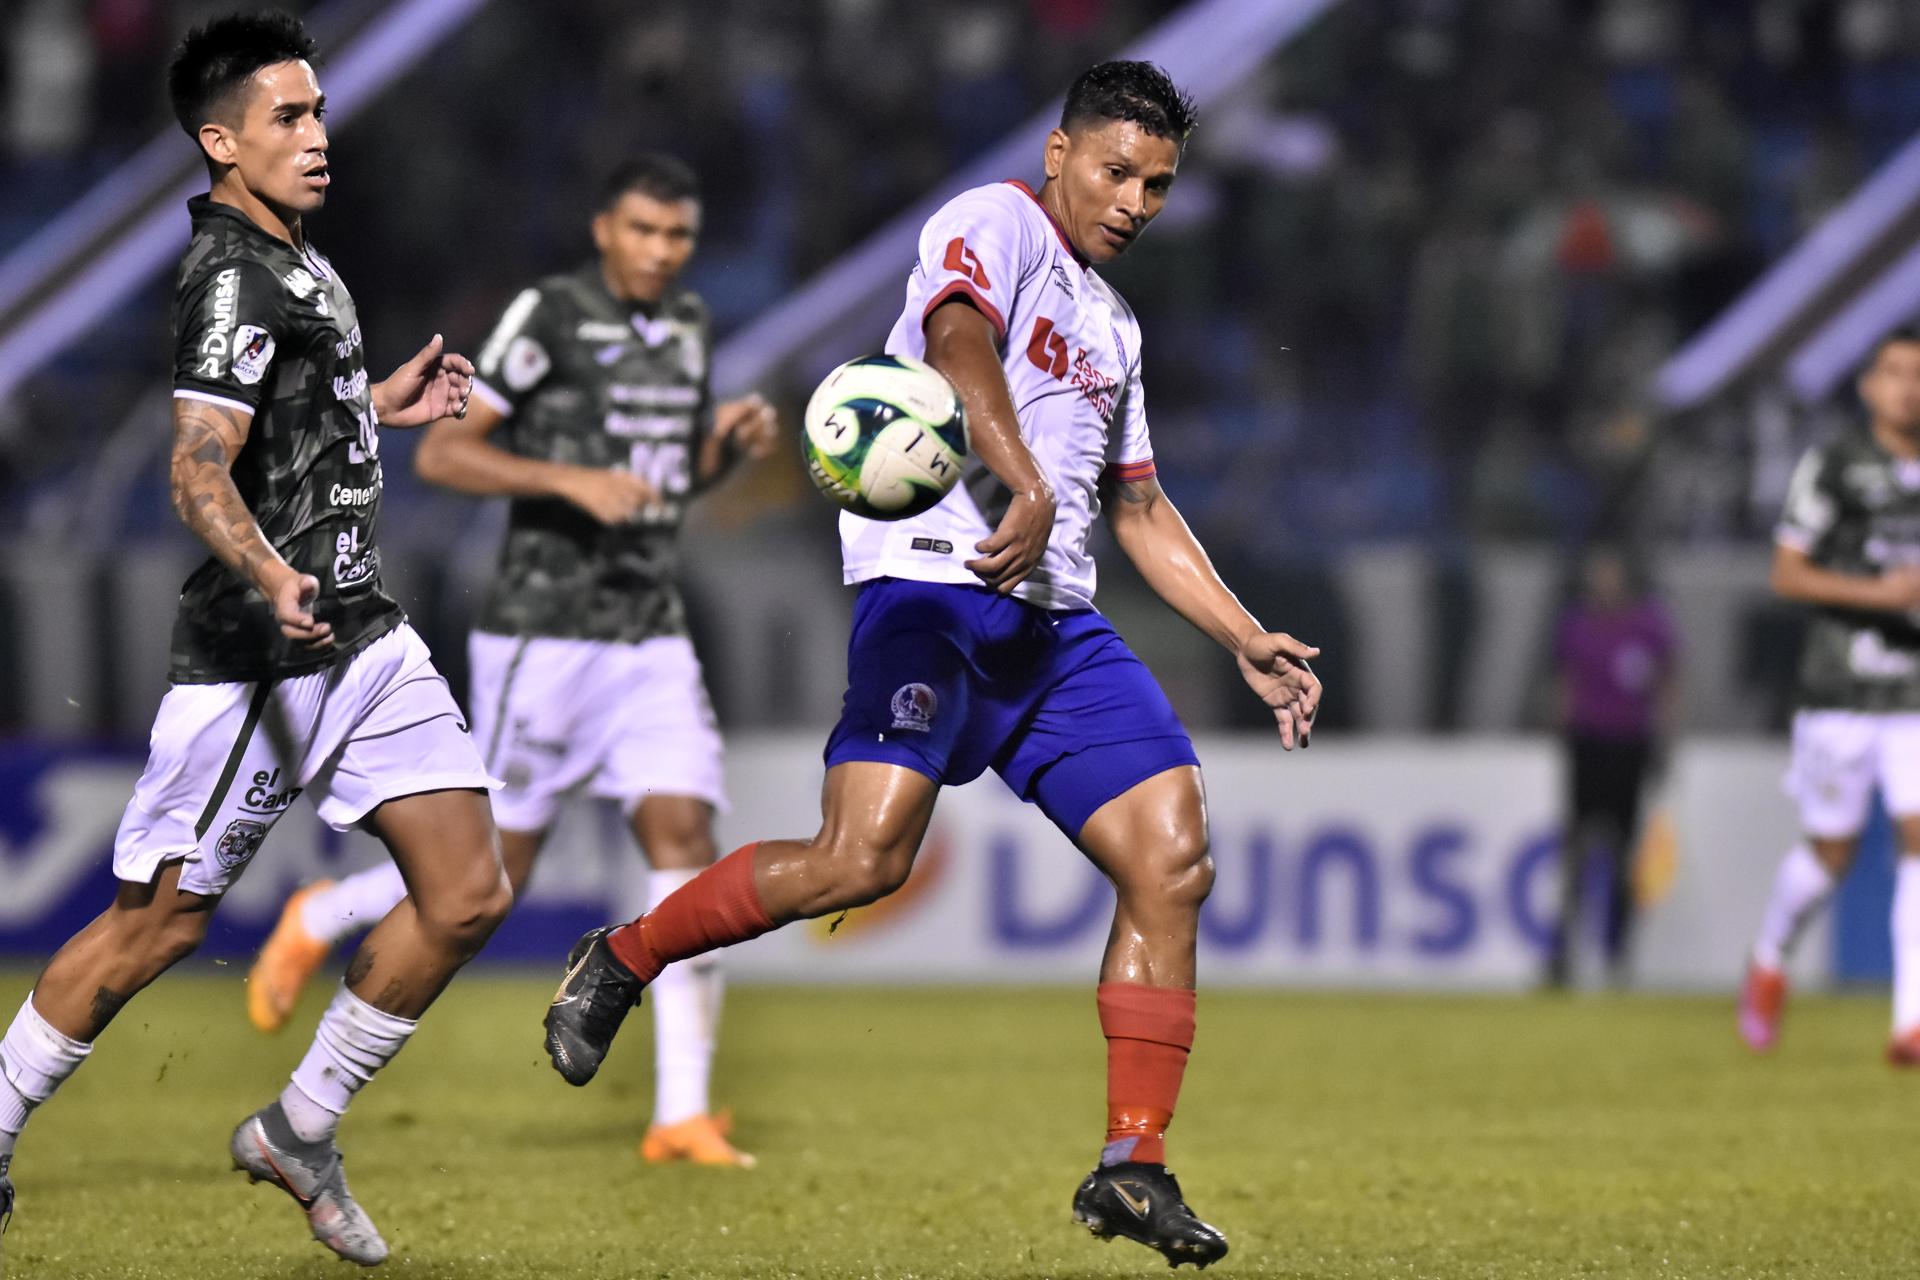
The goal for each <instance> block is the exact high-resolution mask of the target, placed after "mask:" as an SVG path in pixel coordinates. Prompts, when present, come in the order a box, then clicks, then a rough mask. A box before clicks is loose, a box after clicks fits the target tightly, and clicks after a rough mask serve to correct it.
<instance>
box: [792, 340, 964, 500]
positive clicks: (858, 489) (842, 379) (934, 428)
mask: <svg viewBox="0 0 1920 1280" xmlns="http://www.w3.org/2000/svg"><path fill="white" fill-rule="evenodd" d="M800 439H801V447H802V448H804V449H805V450H806V454H807V474H809V475H811V476H812V477H813V483H814V484H815V485H816V486H817V487H818V488H819V490H820V492H822V493H824V494H826V495H827V497H828V498H829V499H831V500H832V501H833V502H834V503H835V504H836V505H838V506H840V507H842V508H844V509H845V510H848V511H851V512H853V514H855V515H857V516H865V517H866V518H867V519H869V520H905V519H906V518H907V517H909V516H917V515H919V514H920V513H921V512H923V511H926V510H928V509H930V508H932V507H933V506H935V505H936V504H937V503H939V501H940V500H941V499H942V498H944V497H946V496H947V494H948V492H949V491H951V490H952V488H953V486H954V484H955V483H956V482H957V481H958V480H959V479H960V466H961V461H962V460H963V459H964V458H965V457H966V454H967V415H966V411H965V410H964V409H962V408H961V406H960V397H959V395H958V394H956V393H955V392H954V389H953V384H952V383H950V382H948V381H947V380H946V378H945V377H943V376H942V375H941V374H940V371H939V370H937V369H935V368H934V367H933V366H931V365H929V364H926V363H923V362H922V361H919V360H915V359H914V358H913V357H912V356H861V357H860V358H859V359H858V360H849V361H847V362H846V363H845V364H843V365H841V366H840V367H839V368H838V369H835V370H834V371H833V372H832V373H830V374H828V375H827V376H826V380H825V381H823V382H822V383H821V384H820V386H819V389H818V390H816V391H815V392H814V393H813V398H812V399H811V400H809V401H807V416H806V430H805V431H803V432H802V433H801V437H800Z"/></svg>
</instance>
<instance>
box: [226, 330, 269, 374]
mask: <svg viewBox="0 0 1920 1280" xmlns="http://www.w3.org/2000/svg"><path fill="white" fill-rule="evenodd" d="M272 363H273V335H272V334H270V333H268V332H267V331H266V330H265V329H262V328H261V327H260V326H259V325H257V324H243V325H241V326H240V327H239V328H238V329H237V330H235V331H234V334H233V376H234V380H235V381H237V382H243V383H245V384H246V385H248V386H252V385H253V384H254V383H256V382H258V381H260V379H262V378H264V377H266V376H267V366H268V365H269V364H272Z"/></svg>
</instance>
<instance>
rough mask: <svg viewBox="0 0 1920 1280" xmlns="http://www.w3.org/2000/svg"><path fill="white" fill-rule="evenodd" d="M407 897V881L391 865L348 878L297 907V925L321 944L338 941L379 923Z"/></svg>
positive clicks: (387, 863) (369, 869) (383, 864)
mask: <svg viewBox="0 0 1920 1280" xmlns="http://www.w3.org/2000/svg"><path fill="white" fill-rule="evenodd" d="M406 896H407V882H406V881H405V880H402V879H401V878H400V868H399V867H396V866H394V865H393V863H391V862H383V863H381V864H380V865H379V866H376V867H369V868H368V869H367V870H365V871H362V872H359V873H357V874H355V875H350V876H348V877H347V878H346V879H344V880H342V881H340V882H339V883H338V884H335V885H333V886H331V887H329V888H326V889H322V890H320V892H318V893H310V894H308V895H307V897H306V901H304V902H302V903H301V904H300V924H301V926H302V927H303V928H304V929H306V931H307V933H308V934H310V935H311V936H313V937H315V938H318V939H320V940H321V941H322V942H338V941H340V939H342V938H344V937H346V936H347V935H348V934H351V933H358V932H359V931H361V930H362V929H371V928H372V927H373V926H374V925H376V924H378V923H380V921H381V919H382V918H383V917H384V916H385V915H386V914H387V912H389V911H391V910H393V907H394V904H395V903H397V902H399V901H400V899H402V898H404V897H406Z"/></svg>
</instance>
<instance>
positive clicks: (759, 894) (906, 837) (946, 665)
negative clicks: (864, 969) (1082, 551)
mask: <svg viewBox="0 0 1920 1280" xmlns="http://www.w3.org/2000/svg"><path fill="white" fill-rule="evenodd" d="M1032 612H1033V611H1032V610H1031V609H1029V608H1028V606H1025V605H1022V604H1019V603H1018V602H1016V601H1012V600H1008V599H1005V598H1003V597H991V596H988V595H987V594H986V593H983V592H977V591H972V590H969V589H966V588H959V587H948V586H943V585H940V584H935V583H922V582H904V581H895V580H892V579H883V580H881V581H879V582H876V583H869V584H868V585H867V586H866V587H864V588H863V589H862V591H861V593H860V596H859V599H858V600H857V601H856V602H855V605H854V621H853V633H852V636H851V639H850V642H849V645H848V651H847V685H848V687H847V695H846V701H845V705H844V707H843V709H842V712H841V717H840V723H839V724H838V725H837V726H835V728H834V731H833V734H832V736H831V737H830V738H829V739H828V742H827V752H826V759H827V778H826V785H825V787H824V788H823V791H822V798H821V826H820V829H819V830H818V832H816V833H815V835H814V836H813V838H812V839H810V840H767V841H761V842H759V843H757V844H750V845H747V846H745V847H744V848H741V849H737V850H735V851H734V852H733V853H731V854H728V855H727V856H726V857H724V858H722V859H720V861H718V862H716V863H715V864H714V865H713V866H711V867H709V868H707V869H706V870H705V871H703V872H701V873H700V874H699V875H698V876H696V877H694V879H693V880H692V881H691V882H689V883H688V884H687V885H686V886H685V887H684V888H681V889H679V890H677V891H675V892H674V893H672V894H670V895H668V897H667V898H666V899H665V900H664V901H662V902H661V904H660V905H659V906H658V907H657V908H655V909H654V910H652V911H649V912H647V913H646V914H645V915H643V916H641V917H640V918H639V919H638V920H635V921H633V922H632V923H631V924H628V925H624V926H621V927H618V928H615V927H613V926H608V927H606V928H602V929H596V930H594V931H593V932H591V933H589V934H587V935H586V936H585V937H583V938H581V939H580V941H579V942H578V943H576V944H575V945H574V948H573V951H572V952H571V953H570V954H569V955H568V957H567V975H566V977H565V978H564V979H563V980H562V981H561V984H560V990H559V991H558V992H556V993H555V995H554V999H553V1004H552V1005H551V1006H550V1007H549V1008H548V1010H547V1017H546V1027H547V1056H548V1057H549V1058H550V1059H551V1060H552V1062H553V1065H554V1069H555V1070H556V1071H558V1072H559V1073H560V1074H561V1075H562V1076H564V1077H565V1078H566V1079H567V1080H568V1081H569V1082H570V1083H572V1084H585V1083H586V1082H587V1081H589V1080H591V1079H592V1078H593V1075H594V1073H595V1072H596V1071H598V1070H599V1069H600V1063H601V1061H602V1060H603V1059H604V1058H605V1056H606V1052H607V1049H608V1047H609V1046H610V1045H611V1044H612V1043H613V1037H614V1034H615V1032H617V1031H618V1030H619V1027H620V1023H621V1020H622V1019H624V1018H625V1017H626V1013H627V1010H628V1009H629V1008H631V1007H632V1005H633V1002H634V1001H636V1000H638V999H639V998H640V993H641V992H642V991H643V990H644V989H645V988H646V985H647V984H648V983H649V982H651V981H653V980H654V979H655V978H656V977H658V976H659V974H660V971H661V970H662V969H664V968H665V967H666V966H667V965H669V964H672V963H675V962H677V961H682V960H688V959H691V958H693V957H695V956H700V955H705V954H706V953H708V952H710V951H714V950H718V949H719V948H721V947H726V946H731V945H733V944H735V943H738V942H745V941H747V940H748V939H750V938H755V937H758V936H759V935H761V934H763V933H765V932H767V931H768V930H770V929H774V928H777V927H779V926H780V925H782V924H785V923H787V922H788V921H791V920H802V919H810V918H812V917H814V916H821V915H825V914H827V913H828V912H831V911H840V910H844V909H846V908H848V907H857V906H862V905H865V904H866V903H869V902H872V901H874V900H876V899H878V898H881V897H884V896H885V895H887V894H889V893H891V892H893V890H895V889H896V888H898V887H899V886H900V885H901V884H903V883H905V882H906V878H907V873H908V872H909V871H910V870H912V867H913V858H914V854H915V853H917V852H918V851H919V848H920V841H921V839H922V838H923V837H924V836H925V834H926V829H927V823H928V822H929V821H930V820H931V819H932V817H933V804H934V799H935V797H936V796H937V795H938V793H939V788H940V785H941V784H942V783H943V782H948V781H951V782H956V783H958V782H965V781H968V780H969V779H971V778H973V777H976V776H977V775H978V774H979V773H980V771H981V770H982V769H984V768H985V764H986V758H987V755H988V754H990V753H989V752H983V751H981V750H979V749H978V744H977V743H976V742H975V741H974V739H975V738H978V737H980V736H982V726H983V725H985V726H986V730H985V736H989V737H991V736H993V734H994V732H996V730H995V729H994V727H993V724H992V723H991V722H992V716H991V714H990V713H989V709H987V708H985V707H983V708H982V710H981V712H980V719H981V724H972V725H970V715H971V714H972V711H973V706H974V703H975V701H976V699H975V696H974V690H973V687H972V683H973V676H972V672H973V665H972V662H971V659H970V656H969V652H968V647H969V646H972V645H976V644H985V643H989V642H991V641H992V640H993V639H994V638H995V637H997V636H999V634H1000V632H1001V631H1004V630H1007V629H1009V628H1012V629H1018V628H1020V627H1025V626H1030V625H1031V619H1030V618H1029V617H1028V615H1029V614H1031V613H1032ZM983 701H984V700H983Z"/></svg>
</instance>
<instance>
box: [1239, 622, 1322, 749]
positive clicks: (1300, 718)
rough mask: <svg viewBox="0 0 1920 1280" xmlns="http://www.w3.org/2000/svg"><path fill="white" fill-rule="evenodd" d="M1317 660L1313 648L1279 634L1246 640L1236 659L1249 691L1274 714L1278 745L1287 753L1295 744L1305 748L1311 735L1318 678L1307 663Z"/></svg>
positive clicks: (1266, 633)
mask: <svg viewBox="0 0 1920 1280" xmlns="http://www.w3.org/2000/svg"><path fill="white" fill-rule="evenodd" d="M1319 656H1320V651H1319V650H1318V649H1316V648H1314V647H1313V646H1312V645H1310V644H1302V643H1301V642H1300V641H1298V640H1295V639H1294V638H1293V637H1292V636H1290V635H1284V634H1282V633H1280V632H1278V631H1264V632H1258V633H1256V634H1254V635H1251V636H1249V637H1247V641H1246V643H1245V644H1243V645H1241V646H1240V652H1239V653H1238V654H1236V655H1235V657H1236V658H1237V659H1238V660H1239V663H1240V674H1241V675H1242V676H1243V677H1245V679H1246V682H1247V685H1248V687H1249V688H1251V689H1252V690H1253V691H1254V692H1255V693H1257V694H1259V695H1260V701H1262V702H1264V703H1266V704H1267V706H1268V707H1269V708H1270V709H1271V710H1272V711H1273V719H1274V723H1276V724H1278V725H1279V726H1280V745H1281V746H1283V747H1285V748H1286V749H1287V750H1289V751H1291V750H1293V744H1294V743H1296V742H1298V743H1299V744H1300V745H1301V746H1303V747H1304V746H1307V745H1308V740H1309V738H1310V737H1311V735H1312V733H1313V717H1314V716H1315V715H1316V714H1317V713H1318V712H1319V710H1320V677H1318V676H1316V675H1314V674H1313V668H1312V667H1309V666H1308V665H1307V660H1308V659H1310V658H1317V657H1319Z"/></svg>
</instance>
